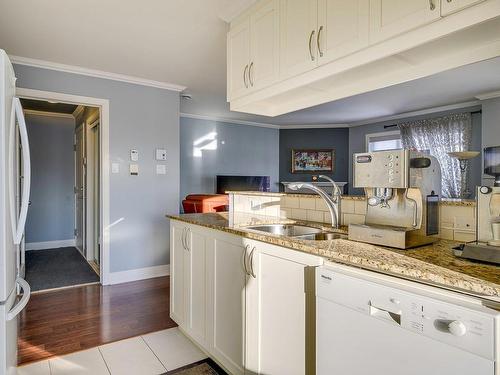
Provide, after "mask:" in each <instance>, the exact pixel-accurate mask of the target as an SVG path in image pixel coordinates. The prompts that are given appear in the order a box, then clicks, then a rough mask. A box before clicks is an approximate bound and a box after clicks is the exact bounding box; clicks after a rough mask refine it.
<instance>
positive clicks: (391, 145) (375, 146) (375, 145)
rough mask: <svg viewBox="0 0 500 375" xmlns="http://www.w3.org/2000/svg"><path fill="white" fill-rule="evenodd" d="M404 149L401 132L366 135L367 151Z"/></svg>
mask: <svg viewBox="0 0 500 375" xmlns="http://www.w3.org/2000/svg"><path fill="white" fill-rule="evenodd" d="M402 148H403V144H402V142H401V133H400V132H399V130H395V131H388V132H383V133H373V134H367V135H366V151H367V152H372V151H387V150H400V149H402Z"/></svg>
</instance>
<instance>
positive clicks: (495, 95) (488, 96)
mask: <svg viewBox="0 0 500 375" xmlns="http://www.w3.org/2000/svg"><path fill="white" fill-rule="evenodd" d="M498 97H500V91H493V92H486V93H484V94H479V95H476V98H477V99H479V100H486V99H493V98H498Z"/></svg>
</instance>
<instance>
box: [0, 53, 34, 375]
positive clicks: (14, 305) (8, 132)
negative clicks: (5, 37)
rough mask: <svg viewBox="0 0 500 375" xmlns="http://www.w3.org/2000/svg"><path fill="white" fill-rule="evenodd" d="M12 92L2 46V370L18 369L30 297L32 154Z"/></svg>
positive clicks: (6, 373) (2, 374)
mask: <svg viewBox="0 0 500 375" xmlns="http://www.w3.org/2000/svg"><path fill="white" fill-rule="evenodd" d="M15 92H16V77H15V75H14V69H13V67H12V64H11V62H10V60H9V58H8V56H7V54H6V53H5V51H3V50H1V49H0V375H11V374H16V373H17V371H16V366H17V316H18V314H19V313H20V312H21V311H22V310H23V309H24V308H25V307H26V304H27V303H28V300H29V298H30V287H29V285H28V283H27V282H26V281H25V280H24V279H23V277H24V270H23V264H22V263H23V259H22V258H23V254H21V242H22V241H23V237H24V226H25V224H26V216H27V213H28V204H29V192H30V155H29V145H28V134H27V132H26V123H25V121H24V115H23V111H22V106H21V102H20V101H19V98H16V97H15ZM18 150H20V151H18ZM21 171H22V172H21ZM21 173H22V175H20V174H21Z"/></svg>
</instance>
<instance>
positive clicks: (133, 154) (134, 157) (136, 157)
mask: <svg viewBox="0 0 500 375" xmlns="http://www.w3.org/2000/svg"><path fill="white" fill-rule="evenodd" d="M130 160H132V161H137V160H139V151H137V150H130Z"/></svg>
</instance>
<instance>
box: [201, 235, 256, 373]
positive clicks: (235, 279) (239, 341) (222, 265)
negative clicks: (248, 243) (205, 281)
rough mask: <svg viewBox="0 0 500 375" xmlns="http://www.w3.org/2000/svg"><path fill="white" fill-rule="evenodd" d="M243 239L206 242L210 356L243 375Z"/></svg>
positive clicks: (223, 237) (221, 237) (220, 238)
mask: <svg viewBox="0 0 500 375" xmlns="http://www.w3.org/2000/svg"><path fill="white" fill-rule="evenodd" d="M244 254H245V246H244V245H243V238H241V237H237V236H230V235H219V234H217V235H215V236H214V237H211V238H210V240H209V241H207V255H208V264H209V267H208V270H209V271H208V272H209V279H210V300H211V301H212V305H211V308H210V311H209V314H208V316H209V318H208V320H209V321H210V323H209V324H210V334H209V337H210V340H211V342H210V345H209V351H210V354H211V355H212V356H213V358H215V359H216V360H217V361H218V362H219V363H220V364H221V365H222V366H224V367H225V368H226V369H227V370H228V371H229V372H230V373H231V374H243V373H244V343H245V321H244V318H245V284H246V277H247V275H246V273H245V270H244V265H243V257H244Z"/></svg>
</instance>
